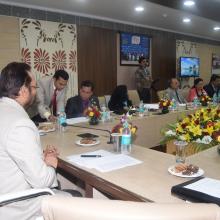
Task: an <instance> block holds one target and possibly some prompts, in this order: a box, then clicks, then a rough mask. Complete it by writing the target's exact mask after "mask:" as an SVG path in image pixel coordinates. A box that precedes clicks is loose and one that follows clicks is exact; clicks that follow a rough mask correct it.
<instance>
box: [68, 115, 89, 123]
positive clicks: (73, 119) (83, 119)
mask: <svg viewBox="0 0 220 220" xmlns="http://www.w3.org/2000/svg"><path fill="white" fill-rule="evenodd" d="M88 121H89V119H88V118H86V117H78V118H69V119H67V120H66V123H67V124H68V125H74V124H77V123H82V122H88Z"/></svg>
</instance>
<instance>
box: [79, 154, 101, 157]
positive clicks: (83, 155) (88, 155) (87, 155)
mask: <svg viewBox="0 0 220 220" xmlns="http://www.w3.org/2000/svg"><path fill="white" fill-rule="evenodd" d="M81 157H101V155H94V154H93V155H92V154H82V155H81Z"/></svg>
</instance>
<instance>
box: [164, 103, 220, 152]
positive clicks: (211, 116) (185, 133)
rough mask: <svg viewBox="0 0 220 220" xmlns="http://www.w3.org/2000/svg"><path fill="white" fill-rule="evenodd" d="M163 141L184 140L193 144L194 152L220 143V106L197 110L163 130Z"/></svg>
mask: <svg viewBox="0 0 220 220" xmlns="http://www.w3.org/2000/svg"><path fill="white" fill-rule="evenodd" d="M163 134H164V140H163V143H168V142H169V141H172V140H182V141H186V142H188V143H190V144H191V145H192V146H193V148H194V149H193V152H192V153H195V152H198V151H201V150H205V149H207V148H210V147H212V146H215V145H217V144H219V143H220V108H218V107H215V108H207V109H204V108H202V109H200V110H197V111H196V112H195V113H194V114H190V115H188V116H186V117H184V118H183V119H181V120H179V122H177V123H175V124H170V125H168V126H167V128H166V129H164V131H163Z"/></svg>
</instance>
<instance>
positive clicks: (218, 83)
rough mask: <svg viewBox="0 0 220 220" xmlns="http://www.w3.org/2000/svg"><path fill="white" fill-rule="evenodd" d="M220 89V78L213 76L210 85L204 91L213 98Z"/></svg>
mask: <svg viewBox="0 0 220 220" xmlns="http://www.w3.org/2000/svg"><path fill="white" fill-rule="evenodd" d="M219 87H220V76H219V75H216V74H213V75H212V76H211V79H210V82H209V84H207V85H205V86H204V90H205V91H206V92H207V94H208V96H209V97H211V98H212V97H213V95H214V93H215V92H217V90H218V88H219Z"/></svg>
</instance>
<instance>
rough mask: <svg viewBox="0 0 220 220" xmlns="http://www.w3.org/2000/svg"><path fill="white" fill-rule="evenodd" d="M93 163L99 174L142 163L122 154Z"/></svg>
mask: <svg viewBox="0 0 220 220" xmlns="http://www.w3.org/2000/svg"><path fill="white" fill-rule="evenodd" d="M93 162H96V163H95V166H94V167H95V169H97V170H98V171H100V172H109V171H112V170H118V169H121V168H124V167H128V166H134V165H137V164H140V163H142V161H140V160H137V159H135V158H133V157H130V156H127V155H124V154H118V155H112V156H107V157H105V158H100V159H99V160H97V161H93Z"/></svg>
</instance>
